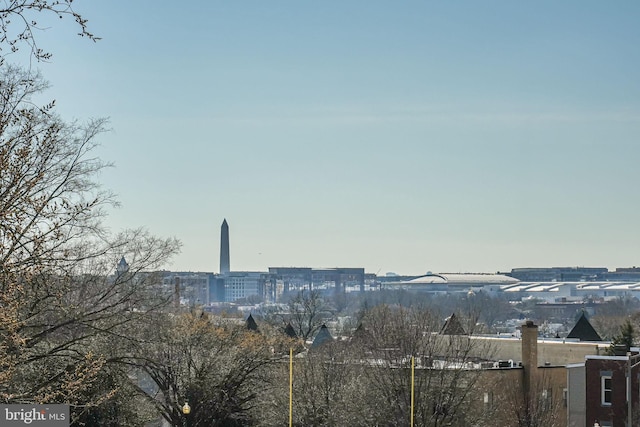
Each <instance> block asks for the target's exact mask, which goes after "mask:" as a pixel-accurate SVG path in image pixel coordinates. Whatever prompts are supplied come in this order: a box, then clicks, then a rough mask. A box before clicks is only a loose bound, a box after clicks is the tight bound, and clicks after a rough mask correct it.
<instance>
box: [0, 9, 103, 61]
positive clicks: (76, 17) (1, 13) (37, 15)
mask: <svg viewBox="0 0 640 427" xmlns="http://www.w3.org/2000/svg"><path fill="white" fill-rule="evenodd" d="M74 6H75V3H73V0H7V1H4V2H2V3H1V4H0V63H2V62H4V58H6V56H7V55H8V54H10V53H16V52H17V51H18V50H20V48H21V47H22V46H24V45H26V46H27V47H28V48H29V50H30V57H32V58H34V59H35V60H37V61H46V60H49V59H50V58H51V53H50V52H48V51H46V50H44V49H42V48H40V47H39V43H38V39H39V36H40V35H39V34H38V33H40V32H42V31H43V30H45V29H46V28H47V25H46V24H43V23H39V21H40V19H43V20H44V21H47V19H51V18H56V19H64V18H65V17H66V18H70V19H73V21H74V22H75V24H76V25H77V29H78V35H80V36H81V37H86V38H88V39H89V40H92V41H97V40H99V39H100V38H99V37H97V36H96V35H94V34H93V33H91V32H90V31H89V27H88V25H87V20H86V19H85V18H84V17H83V16H82V15H81V14H80V13H79V12H77V11H76V9H75V7H74Z"/></svg>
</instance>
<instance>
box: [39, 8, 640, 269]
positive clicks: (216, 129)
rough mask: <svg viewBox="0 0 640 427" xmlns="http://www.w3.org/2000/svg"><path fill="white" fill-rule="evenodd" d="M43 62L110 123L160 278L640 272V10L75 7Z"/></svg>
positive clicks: (53, 77) (56, 27)
mask: <svg viewBox="0 0 640 427" xmlns="http://www.w3.org/2000/svg"><path fill="white" fill-rule="evenodd" d="M74 5H75V7H76V8H77V10H78V11H80V12H81V13H83V14H84V15H85V17H86V18H88V19H89V24H90V29H91V30H93V31H94V32H95V33H97V35H99V36H101V37H102V38H103V39H102V40H101V41H100V42H98V43H95V44H94V43H91V42H88V41H87V40H83V39H81V38H79V37H75V36H74V29H73V27H72V26H71V25H70V24H71V23H70V22H69V23H67V22H62V23H60V22H53V23H52V28H51V29H49V30H48V31H46V32H45V33H43V36H42V37H43V38H42V42H41V44H42V45H43V47H45V48H46V47H49V46H50V49H51V50H52V51H53V53H54V57H53V60H52V61H51V63H48V64H41V65H40V69H41V70H42V72H43V74H44V75H45V77H46V78H47V79H48V80H49V81H50V82H51V84H52V88H51V89H50V91H49V92H48V95H49V96H50V97H52V98H55V99H56V100H57V103H58V106H59V111H60V113H61V114H62V115H63V116H64V117H65V118H67V119H72V118H77V119H80V120H82V119H86V118H90V117H109V118H110V126H111V128H112V131H110V132H109V133H107V134H104V135H102V136H101V137H100V142H101V143H102V147H101V148H100V150H99V154H100V156H102V157H103V158H104V159H105V160H108V161H113V162H114V163H115V168H112V169H110V170H108V171H106V172H105V173H103V174H102V176H101V177H100V179H101V180H102V181H103V182H104V185H105V186H106V187H108V188H111V189H112V190H113V191H115V192H116V193H117V194H118V195H119V199H120V201H121V202H122V207H121V208H119V209H116V210H114V211H113V212H112V213H111V215H110V218H109V220H108V224H109V226H110V227H111V228H112V229H113V230H114V231H115V230H119V229H121V228H128V227H137V226H144V227H146V228H148V229H149V230H150V231H152V232H153V233H155V234H158V235H161V236H175V237H177V238H178V239H180V240H181V241H182V243H183V247H182V253H181V254H180V255H179V256H177V257H176V258H175V259H174V260H173V263H172V264H171V265H168V266H167V268H168V269H175V270H193V271H217V270H218V253H219V252H218V251H219V227H220V224H221V222H222V220H223V219H224V218H226V219H227V221H228V222H229V226H230V233H231V267H232V269H234V270H266V268H267V267H269V266H310V267H335V266H359V267H365V269H366V270H367V271H368V272H372V273H379V274H384V273H386V272H389V271H393V272H396V273H404V274H420V273H424V272H426V271H434V272H495V271H499V270H500V271H504V270H509V269H511V268H513V267H525V266H605V267H609V268H615V267H625V266H632V265H640V260H639V259H638V253H639V249H640V227H638V226H637V222H638V221H637V212H638V211H639V208H640V197H638V191H637V185H638V183H639V182H640V167H638V163H639V160H640V144H639V142H638V135H640V79H638V75H640V48H639V47H638V46H640V27H638V25H637V22H638V19H639V18H640V3H638V2H635V1H633V2H632V1H628V2H625V1H619V2H615V3H614V2H611V3H610V2H596V1H567V2H552V1H540V2H508V1H483V2H478V1H458V2H430V1H399V2H388V1H371V0H369V1H344V2H338V1H324V2H301V1H271V2H266V1H245V2H238V1H234V2H231V1H224V2H223V1H199V0H194V1H190V2H182V3H179V4H175V3H169V2H162V1H155V2H150V1H137V2H125V1H123V0H109V1H107V0H91V1H88V0H85V1H78V2H77V4H76V2H74Z"/></svg>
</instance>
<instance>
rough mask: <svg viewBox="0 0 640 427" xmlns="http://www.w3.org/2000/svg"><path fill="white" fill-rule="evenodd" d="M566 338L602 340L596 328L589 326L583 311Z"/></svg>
mask: <svg viewBox="0 0 640 427" xmlns="http://www.w3.org/2000/svg"><path fill="white" fill-rule="evenodd" d="M567 338H578V339H579V340H580V341H602V338H600V335H598V333H597V332H596V330H595V329H594V328H593V326H591V323H589V320H588V319H587V316H586V315H585V314H584V311H583V312H582V314H581V315H580V318H579V319H578V322H576V325H575V326H574V327H573V329H572V330H571V332H569V335H567Z"/></svg>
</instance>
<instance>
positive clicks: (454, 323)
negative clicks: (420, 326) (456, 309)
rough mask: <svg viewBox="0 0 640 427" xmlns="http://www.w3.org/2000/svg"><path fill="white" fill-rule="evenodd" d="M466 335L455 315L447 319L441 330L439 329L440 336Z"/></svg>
mask: <svg viewBox="0 0 640 427" xmlns="http://www.w3.org/2000/svg"><path fill="white" fill-rule="evenodd" d="M466 334H467V333H466V332H465V331H464V328H463V327H462V324H461V323H460V320H458V318H457V317H456V314H455V313H452V314H451V316H449V317H447V320H446V321H445V322H444V325H442V329H440V335H466Z"/></svg>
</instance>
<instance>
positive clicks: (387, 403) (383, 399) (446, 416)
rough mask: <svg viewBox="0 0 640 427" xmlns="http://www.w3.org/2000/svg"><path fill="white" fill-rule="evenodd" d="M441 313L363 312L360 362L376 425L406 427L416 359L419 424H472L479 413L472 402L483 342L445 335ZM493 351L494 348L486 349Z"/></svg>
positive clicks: (381, 308)
mask: <svg viewBox="0 0 640 427" xmlns="http://www.w3.org/2000/svg"><path fill="white" fill-rule="evenodd" d="M440 323H441V322H440V321H439V317H436V316H433V314H432V313H431V312H429V311H428V310H425V309H420V308H417V307H415V308H401V307H391V306H378V307H375V308H373V309H372V310H370V311H369V312H368V313H365V315H364V316H363V320H362V325H363V328H362V329H361V330H360V336H359V337H358V336H356V337H354V339H356V341H357V345H358V346H359V347H360V356H359V360H360V361H361V362H362V363H364V364H366V365H367V366H369V368H368V369H366V370H365V371H364V373H365V375H366V376H367V377H368V378H369V381H368V389H369V390H375V392H374V393H372V394H373V396H372V397H371V398H370V399H369V402H370V403H371V404H372V405H371V406H370V407H369V412H370V413H371V414H376V415H375V416H376V417H377V420H376V424H378V425H393V426H404V425H407V423H408V420H409V414H410V411H411V399H410V398H411V375H410V366H411V360H412V358H413V360H414V364H415V375H414V392H415V396H414V398H415V400H414V416H415V422H416V425H423V426H443V425H472V424H473V422H474V421H476V418H475V417H476V415H477V414H475V413H473V412H471V411H468V410H467V407H468V406H469V405H468V402H469V400H470V398H471V392H472V390H473V389H474V385H475V382H476V381H477V379H478V377H479V370H478V369H474V367H475V366H474V361H475V359H474V358H473V357H472V354H476V353H477V352H478V350H479V349H477V348H476V347H477V346H479V345H483V346H484V345H487V344H485V343H482V342H480V341H478V340H472V339H470V338H469V337H468V336H466V335H461V336H458V335H453V336H443V335H439V334H438V332H437V331H439V330H440V327H441V326H442V325H441V324H440ZM484 351H485V352H486V354H488V355H489V352H490V349H489V348H486V349H484Z"/></svg>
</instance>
